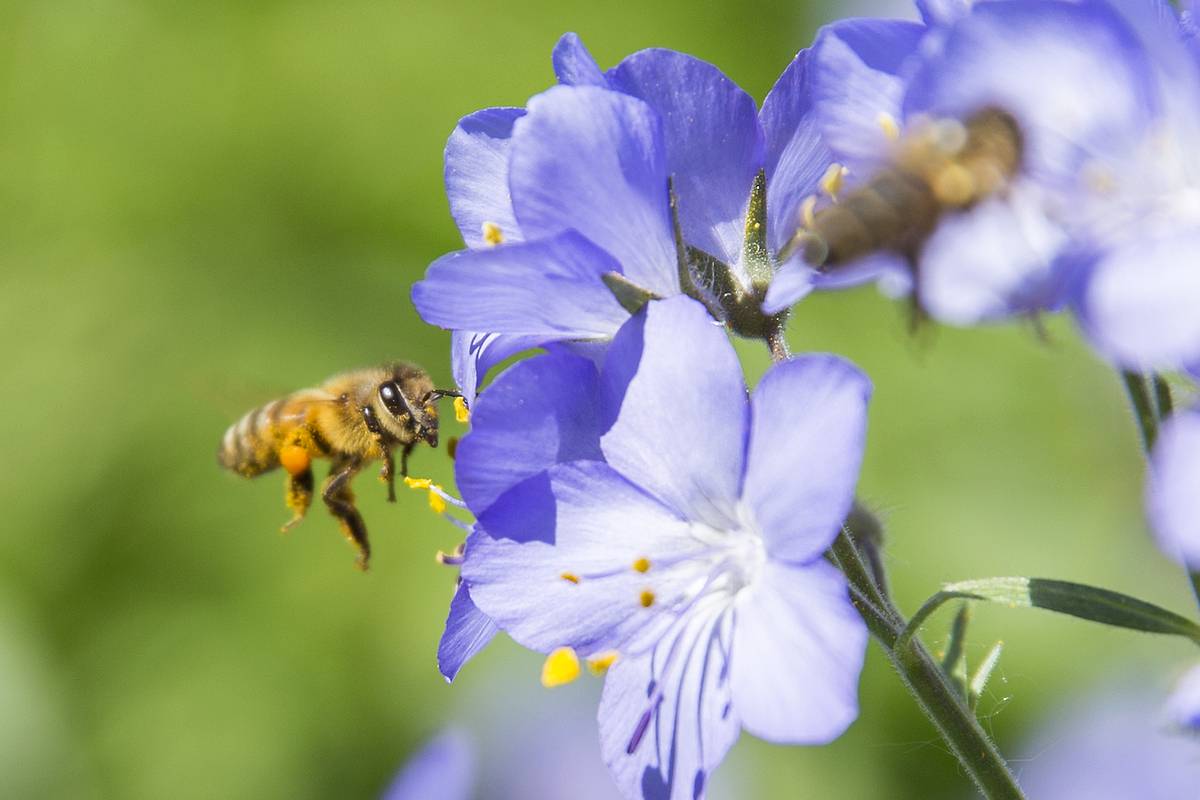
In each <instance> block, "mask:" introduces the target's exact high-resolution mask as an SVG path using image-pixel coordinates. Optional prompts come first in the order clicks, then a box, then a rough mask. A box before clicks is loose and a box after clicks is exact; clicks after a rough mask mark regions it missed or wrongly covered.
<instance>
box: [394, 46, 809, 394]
mask: <svg viewBox="0 0 1200 800" xmlns="http://www.w3.org/2000/svg"><path fill="white" fill-rule="evenodd" d="M554 65H555V70H556V73H557V75H558V77H559V80H560V82H561V84H562V85H560V86H557V87H554V88H552V89H550V90H549V91H546V92H544V93H542V94H540V95H537V96H536V97H534V98H533V99H531V100H530V101H529V104H528V106H527V107H526V108H525V109H514V108H492V109H486V110H484V111H480V112H477V113H475V114H472V115H470V116H468V117H465V118H464V119H463V120H462V121H461V122H460V123H459V125H458V127H457V128H456V129H455V131H454V133H453V134H452V135H451V137H450V140H449V142H448V143H447V146H446V190H447V195H448V198H449V201H450V208H451V212H452V214H453V216H454V219H455V221H456V222H457V224H458V225H459V228H460V230H461V231H462V234H463V238H464V241H465V242H466V244H467V246H468V249H467V250H465V251H461V252H457V253H453V254H450V255H448V256H445V257H444V258H442V259H439V260H438V261H436V262H435V263H434V264H433V265H431V266H430V268H429V271H428V273H427V275H426V278H425V280H424V281H421V282H419V283H418V284H417V285H416V286H415V287H414V288H413V301H414V303H415V304H416V306H417V309H418V311H419V312H420V313H421V316H422V317H423V318H424V319H425V320H426V321H427V322H430V323H432V324H435V325H439V326H441V327H444V328H448V329H450V330H452V331H454V332H455V334H454V350H453V366H454V373H455V378H456V380H457V381H458V382H459V385H460V387H461V388H462V389H463V390H464V393H465V394H466V395H467V398H468V402H470V401H472V400H473V399H474V394H475V390H476V387H477V385H478V383H479V381H480V380H481V379H482V378H483V376H484V374H485V373H486V372H487V370H488V369H489V368H491V367H493V366H495V365H496V364H497V363H499V362H500V361H502V360H504V359H505V358H507V357H508V356H510V355H512V354H513V353H515V352H518V351H520V350H524V349H527V348H529V347H533V346H536V345H539V344H545V343H548V342H556V341H601V342H603V341H607V340H608V339H609V338H610V337H611V336H612V335H613V334H614V333H615V332H616V330H617V328H619V327H620V325H621V324H622V323H623V322H624V321H625V320H626V319H627V318H628V317H629V314H630V312H629V310H627V309H629V308H631V307H636V306H637V305H638V304H639V300H640V301H644V299H645V298H647V297H651V296H652V297H659V298H663V297H670V296H673V295H677V294H679V293H680V292H681V291H682V290H683V289H687V288H688V287H687V286H681V276H682V277H683V280H684V282H685V283H688V282H694V283H696V284H699V288H697V289H695V290H694V291H693V293H695V294H697V295H703V296H704V297H705V298H707V299H708V301H709V306H710V309H711V310H712V311H713V312H714V314H716V315H717V316H719V317H720V316H723V315H722V311H721V308H722V304H726V305H727V304H728V303H729V302H732V301H733V299H735V298H737V299H741V298H742V297H743V295H744V296H745V297H748V298H750V299H751V300H753V298H755V297H758V295H761V294H762V293H763V292H765V290H766V282H767V281H769V279H770V277H771V274H772V272H773V271H774V269H775V267H776V265H775V264H774V261H773V255H774V254H777V253H778V252H779V250H780V249H781V248H782V247H783V246H784V244H785V243H786V242H788V241H789V239H790V238H791V237H792V234H793V233H794V231H795V230H796V227H797V225H798V223H799V219H800V208H801V204H802V203H803V200H804V198H805V197H806V196H807V195H808V194H810V193H812V192H813V191H814V187H816V185H817V184H818V183H819V181H820V178H821V176H822V174H823V173H824V171H825V170H826V168H827V167H828V164H829V161H830V159H829V157H828V153H827V152H826V150H825V149H824V147H823V145H822V144H821V142H820V139H819V137H818V136H817V134H816V130H815V127H814V125H813V122H812V116H813V115H812V108H811V106H812V103H811V98H810V97H809V93H808V85H807V69H808V68H807V56H806V54H805V53H801V54H800V55H799V56H797V58H796V60H795V61H794V62H793V63H792V64H791V65H790V66H789V67H788V69H787V70H785V72H784V74H783V75H782V76H781V77H780V79H779V81H778V83H777V84H776V86H775V88H774V89H773V90H772V91H771V93H770V94H769V95H768V96H767V99H766V100H765V101H764V103H763V108H762V111H761V113H758V112H756V109H755V104H754V101H753V99H752V98H751V97H750V96H749V95H747V94H746V93H745V92H744V91H742V90H741V89H740V88H738V87H737V86H736V85H735V84H734V83H733V82H732V81H731V80H729V78H727V77H726V76H725V75H724V74H722V73H721V72H720V71H719V70H718V69H716V68H715V67H713V66H712V65H710V64H707V63H705V62H703V61H700V60H698V59H695V58H693V57H691V56H688V55H685V54H683V53H678V52H674V51H671V50H661V49H653V50H644V51H642V52H639V53H635V54H634V55H631V56H629V57H628V58H626V59H624V60H623V61H622V62H621V63H620V64H618V65H617V66H616V67H614V68H613V69H610V70H608V71H607V72H605V71H601V70H600V68H599V67H598V66H597V65H596V64H595V62H594V61H593V60H592V58H591V56H590V54H588V52H587V50H586V49H585V48H584V47H583V45H582V43H581V42H580V41H579V39H578V38H577V37H576V36H574V35H573V34H567V35H566V36H564V37H563V39H562V40H561V41H560V42H559V43H558V46H557V47H556V48H555V50H554ZM760 173H762V174H763V175H764V176H765V181H766V201H767V202H766V209H767V217H766V231H765V247H763V248H760V247H758V241H757V239H756V238H755V237H757V236H758V235H759V234H760V233H762V232H761V231H760V230H759V229H757V228H754V224H753V220H751V229H752V233H753V235H752V236H751V237H750V240H748V239H747V236H746V230H747V213H748V208H749V207H750V205H751V199H752V193H753V191H754V187H755V185H756V178H757V176H758V175H759V174H760ZM672 187H673V190H674V193H675V195H676V197H677V200H678V203H677V207H676V208H675V209H673V208H672V204H671V188H672ZM676 221H677V222H678V228H679V231H678V232H679V234H680V240H678V241H677V237H676V230H675V227H676V226H675V223H676ZM760 227H761V226H760ZM764 250H765V252H763V251H764ZM724 276H727V277H724ZM614 279H615V280H617V281H618V282H619V284H620V285H622V286H624V287H625V289H627V290H632V292H633V294H632V295H630V296H627V297H626V298H625V302H624V303H622V302H619V301H618V299H617V297H616V296H615V295H614V290H613V288H612V286H613V281H614ZM639 289H640V290H644V293H639V291H638V290H639ZM789 291H790V294H791V295H792V296H793V297H798V296H799V295H800V294H802V293H803V292H805V291H807V286H804V285H798V286H797V287H795V288H794V289H792V290H789ZM759 299H760V300H761V298H759Z"/></svg>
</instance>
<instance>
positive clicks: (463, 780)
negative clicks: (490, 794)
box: [383, 731, 475, 800]
mask: <svg viewBox="0 0 1200 800" xmlns="http://www.w3.org/2000/svg"><path fill="white" fill-rule="evenodd" d="M474 761H475V759H474V755H473V753H472V749H471V744H470V742H469V741H468V740H467V738H466V736H464V735H463V734H461V733H459V732H457V731H447V732H445V733H443V734H441V735H440V736H438V737H437V738H435V739H433V740H432V741H430V742H429V743H428V744H426V745H425V746H424V747H423V748H421V750H420V751H418V752H417V754H416V755H414V756H413V757H412V758H411V759H409V761H408V763H407V764H405V765H404V768H403V769H402V770H401V771H400V774H399V775H397V776H396V779H395V780H394V781H392V785H391V786H389V787H388V788H387V791H386V792H384V794H383V800H430V798H434V797H436V798H439V799H440V800H470V797H471V795H472V793H473V792H472V789H473V784H474Z"/></svg>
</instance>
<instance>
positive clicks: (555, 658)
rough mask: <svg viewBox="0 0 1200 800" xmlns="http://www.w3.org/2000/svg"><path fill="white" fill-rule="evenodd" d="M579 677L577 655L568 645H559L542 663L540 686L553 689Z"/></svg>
mask: <svg viewBox="0 0 1200 800" xmlns="http://www.w3.org/2000/svg"><path fill="white" fill-rule="evenodd" d="M578 677H579V656H577V655H575V651H574V650H572V649H571V648H570V647H560V648H558V649H557V650H555V651H554V652H553V653H551V654H550V655H548V656H546V660H545V662H544V663H543V664H542V686H545V687H546V688H547V689H553V688H554V687H555V686H565V685H566V684H568V683H570V682H571V681H573V680H575V679H576V678H578Z"/></svg>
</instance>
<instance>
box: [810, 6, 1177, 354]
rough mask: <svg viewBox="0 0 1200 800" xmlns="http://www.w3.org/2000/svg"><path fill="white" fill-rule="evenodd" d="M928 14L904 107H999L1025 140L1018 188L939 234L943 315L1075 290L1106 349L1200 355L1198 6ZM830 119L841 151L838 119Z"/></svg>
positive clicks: (997, 308) (927, 280)
mask: <svg viewBox="0 0 1200 800" xmlns="http://www.w3.org/2000/svg"><path fill="white" fill-rule="evenodd" d="M939 5H944V4H939ZM951 6H953V4H951ZM952 10H953V9H952ZM934 16H935V17H937V18H938V19H940V20H942V27H938V28H937V29H936V36H934V37H933V39H932V40H930V39H929V38H928V37H926V39H923V40H922V41H921V43H920V45H919V46H918V47H917V48H916V51H915V52H916V53H917V55H916V56H910V57H909V58H907V59H905V60H903V61H902V66H901V68H900V69H899V70H898V73H899V75H900V77H901V83H902V84H903V89H902V100H901V104H900V113H901V117H902V119H903V120H909V119H914V118H917V117H925V118H935V119H957V120H965V119H967V118H969V117H970V115H972V114H974V113H976V112H978V111H980V110H981V109H983V108H987V107H999V108H1001V109H1003V110H1004V111H1005V112H1007V113H1009V114H1011V115H1012V116H1013V117H1014V118H1015V119H1016V121H1017V123H1018V125H1019V127H1020V130H1021V136H1022V142H1023V146H1022V164H1021V170H1020V174H1019V176H1018V178H1017V179H1016V180H1015V181H1014V182H1013V185H1012V187H1011V191H1010V192H1009V193H1007V194H1005V195H1001V196H997V197H995V198H993V199H992V200H991V201H988V202H986V203H983V204H982V205H981V206H979V207H978V208H976V209H974V210H973V211H971V212H970V213H967V214H964V215H962V216H960V217H958V218H955V219H953V220H951V224H948V225H943V226H941V228H940V229H939V230H938V231H937V233H936V234H935V236H934V239H933V240H931V241H930V243H929V245H928V248H927V252H926V254H925V255H926V258H924V259H923V260H922V264H921V281H922V291H923V295H924V299H925V301H926V303H927V304H928V305H930V306H931V308H932V309H933V311H934V313H935V315H938V316H942V317H945V318H949V319H950V320H951V321H971V320H972V319H977V318H978V319H986V318H989V317H993V316H1002V315H1003V314H1004V313H1012V312H1019V311H1027V310H1036V309H1038V308H1054V307H1057V306H1059V305H1061V304H1064V303H1070V304H1071V305H1072V307H1073V308H1074V309H1075V311H1076V313H1077V316H1078V317H1079V320H1080V322H1081V324H1082V326H1083V328H1084V330H1085V331H1086V332H1087V334H1088V335H1089V337H1090V338H1091V340H1092V342H1093V344H1094V345H1095V346H1096V347H1097V349H1098V350H1099V351H1100V352H1101V353H1102V354H1103V355H1104V356H1105V357H1107V358H1109V359H1110V360H1112V361H1114V362H1116V363H1117V364H1119V365H1121V366H1123V367H1125V368H1129V369H1156V368H1179V367H1183V366H1186V365H1188V364H1191V363H1193V362H1195V361H1200V317H1198V316H1197V315H1196V314H1194V313H1193V309H1194V308H1196V307H1197V306H1198V305H1200V278H1197V273H1196V272H1195V270H1193V269H1192V264H1193V263H1194V262H1195V261H1196V259H1197V257H1198V256H1200V155H1198V154H1197V150H1196V148H1195V146H1194V142H1195V141H1196V136H1197V133H1200V68H1198V64H1200V62H1198V61H1197V49H1196V43H1195V38H1194V36H1193V35H1192V33H1193V31H1192V28H1191V27H1190V26H1191V23H1190V19H1187V20H1181V19H1180V17H1178V16H1177V15H1176V13H1175V12H1174V11H1173V10H1172V9H1171V7H1170V6H1169V5H1167V4H1165V3H1160V2H1156V0H1113V2H1111V3H1106V2H1099V1H1098V0H1086V1H1085V0H1081V1H1080V2H1046V1H1045V0H1042V1H1040V2H1035V1H1033V0H1011V1H1010V2H991V3H979V4H975V5H974V6H973V7H972V8H971V9H970V10H969V11H963V10H961V9H959V10H958V11H954V12H953V13H941V14H937V15H934ZM1185 23H1186V24H1185ZM819 49H820V48H819V46H818V50H819ZM855 52H859V53H861V52H865V50H864V49H863V48H859V49H858V50H856V51H855ZM817 63H818V64H821V63H822V60H821V57H820V52H818V55H817ZM830 64H831V70H830V73H829V74H830V79H831V80H832V77H833V76H834V75H836V67H837V63H836V62H830ZM820 85H821V81H817V86H818V87H819V86H820ZM816 94H817V96H818V98H820V97H821V94H820V91H819V90H816ZM866 112H867V110H866V109H863V110H862V111H861V112H860V113H859V114H858V115H857V119H858V120H859V122H860V123H863V124H860V126H859V128H860V129H861V128H862V127H865V123H864V122H863V121H864V120H865V116H866ZM889 113H890V112H889ZM822 132H823V133H824V135H825V136H826V138H827V140H828V141H829V142H830V145H831V147H833V149H834V150H835V152H837V151H838V149H839V146H840V143H839V139H838V138H837V136H836V135H835V133H834V131H833V129H832V126H828V125H827V126H823V128H822ZM981 253H983V256H982V257H981V256H980V254H981Z"/></svg>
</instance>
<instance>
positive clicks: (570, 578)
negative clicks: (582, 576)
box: [558, 572, 579, 586]
mask: <svg viewBox="0 0 1200 800" xmlns="http://www.w3.org/2000/svg"><path fill="white" fill-rule="evenodd" d="M558 577H560V578H562V579H563V580H564V581H566V582H567V583H573V584H575V585H577V586H578V585H579V576H578V575H576V574H575V573H574V572H564V573H563V574H562V575H559V576H558Z"/></svg>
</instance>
